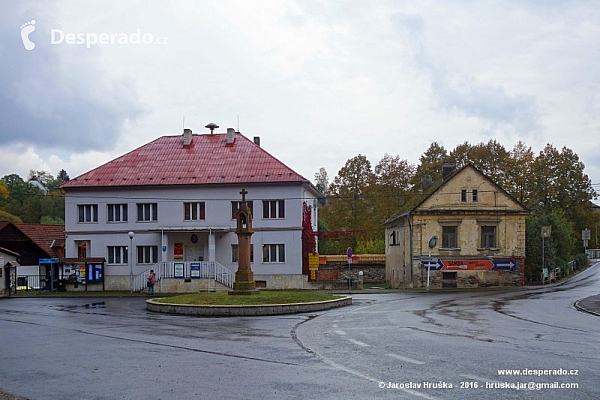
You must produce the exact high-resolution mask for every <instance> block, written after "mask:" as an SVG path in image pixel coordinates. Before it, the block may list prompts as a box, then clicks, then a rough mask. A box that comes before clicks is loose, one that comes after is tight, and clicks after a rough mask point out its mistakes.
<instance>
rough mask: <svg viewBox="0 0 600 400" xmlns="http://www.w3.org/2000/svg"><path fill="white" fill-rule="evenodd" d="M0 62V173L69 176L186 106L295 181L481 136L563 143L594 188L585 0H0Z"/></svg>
mask: <svg viewBox="0 0 600 400" xmlns="http://www.w3.org/2000/svg"><path fill="white" fill-rule="evenodd" d="M32 21H35V22H32ZM101 34H106V35H105V36H104V42H105V43H94V42H95V41H99V40H101V38H102V36H101ZM78 35H79V36H78ZM80 38H81V39H80ZM111 41H112V43H111ZM68 42H70V43H68ZM77 42H82V43H77ZM125 42H127V43H125ZM144 42H146V43H144ZM138 43H139V44H138ZM32 45H35V47H33V48H32ZM27 48H31V50H28V49H27ZM0 65H1V67H0V176H4V175H7V174H11V173H17V174H19V175H21V176H23V177H26V176H27V174H28V171H29V170H31V169H35V170H47V171H49V172H51V173H52V174H53V175H56V174H57V173H58V171H59V170H60V169H63V168H64V169H65V170H66V171H67V172H68V173H69V175H70V176H71V177H75V176H77V175H79V174H81V173H84V172H86V171H88V170H90V169H92V168H94V167H96V166H98V165H100V164H103V163H104V162H106V161H109V160H111V159H113V158H115V157H118V156H120V155H121V154H123V153H125V152H127V151H129V150H131V149H134V148H136V147H139V146H141V145H143V144H145V143H147V142H149V141H151V140H153V139H155V138H157V137H159V136H163V135H174V134H180V133H181V132H182V128H183V124H184V118H185V127H186V128H191V129H192V130H193V131H194V132H195V133H204V132H207V130H206V129H205V128H204V126H205V125H206V124H207V123H209V122H215V123H217V124H218V125H220V127H221V128H220V129H219V131H223V132H224V131H225V130H226V128H227V127H233V128H236V129H237V128H238V127H239V130H240V131H241V132H242V133H243V134H245V135H246V136H247V137H250V138H251V137H253V136H260V137H261V142H262V146H263V148H265V149H266V150H267V151H269V152H270V153H271V154H273V155H274V156H276V157H277V158H279V159H280V160H282V161H283V162H284V163H286V164H287V165H288V166H290V167H291V168H293V169H294V170H296V171H297V172H299V173H300V174H302V175H304V176H305V177H306V178H308V179H311V180H312V179H313V177H314V174H315V172H317V171H318V169H319V168H320V167H325V168H326V170H327V172H328V174H329V177H330V180H332V179H333V177H335V175H336V174H337V172H338V170H339V169H340V168H341V167H342V166H343V165H344V163H345V162H346V160H348V159H349V158H351V157H354V156H356V155H357V154H364V155H366V156H367V157H368V158H369V160H370V161H371V163H372V164H373V165H374V164H376V163H377V162H378V161H379V160H380V159H381V158H382V157H383V155H384V154H385V153H388V154H391V155H400V157H402V158H404V159H407V160H408V161H410V162H412V163H416V162H417V161H418V158H419V156H420V155H421V154H422V153H423V152H424V151H425V150H426V149H427V148H428V147H429V145H430V144H431V143H432V142H433V141H437V142H438V143H440V144H441V145H443V146H445V147H446V148H447V149H448V150H452V149H453V148H454V147H455V146H456V145H457V144H460V143H463V142H465V141H469V142H470V143H472V144H477V143H480V142H487V141H489V140H490V139H496V140H497V141H499V142H500V143H501V144H503V145H504V146H505V147H506V148H507V149H508V150H510V149H512V148H513V146H514V145H515V144H516V143H517V141H519V140H522V141H524V142H525V143H526V144H527V145H529V146H531V147H532V149H533V150H534V151H535V152H536V153H537V152H539V151H540V150H541V149H542V148H543V147H544V146H545V145H546V144H547V143H551V144H553V145H554V146H555V147H557V148H558V149H561V148H562V147H563V146H567V147H568V148H570V149H572V150H573V151H575V152H576V153H577V154H578V155H579V157H580V159H581V160H582V161H583V162H584V163H585V165H586V173H587V174H588V175H589V177H590V178H591V180H592V183H594V184H596V185H595V186H594V187H595V188H596V190H599V189H600V74H599V69H598V68H599V65H600V3H598V2H594V1H539V0H531V1H475V0H472V1H459V0H457V1H422V0H418V1H400V0H396V1H372V2H371V1H362V0H360V1H358V0H354V1H326V2H325V1H323V2H321V1H292V0H291V1H262V0H261V1H258V0H257V1H155V2H152V1H128V0H119V1H101V2H98V1H95V2H93V1H56V2H53V1H18V2H17V1H11V0H0Z"/></svg>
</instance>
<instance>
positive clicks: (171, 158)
mask: <svg viewBox="0 0 600 400" xmlns="http://www.w3.org/2000/svg"><path fill="white" fill-rule="evenodd" d="M283 182H298V183H300V182H308V181H307V180H306V179H305V178H304V177H303V176H301V175H299V174H298V173H296V172H295V171H293V170H292V169H291V168H289V167H287V166H286V165H285V164H283V163H282V162H281V161H279V160H278V159H277V158H275V157H273V156H272V155H271V154H269V153H268V152H266V151H265V150H264V149H262V148H261V147H260V146H259V145H258V144H255V143H254V142H253V141H251V140H249V139H248V138H246V137H245V136H243V135H242V134H241V133H239V132H236V133H235V136H234V141H233V143H228V138H227V134H218V133H216V134H214V135H212V134H202V135H198V134H194V135H192V136H191V143H190V144H189V145H184V137H183V136H182V135H177V136H163V137H160V138H158V139H156V140H154V141H152V142H150V143H148V144H146V145H143V146H141V147H139V148H137V149H135V150H133V151H131V152H129V153H127V154H125V155H123V156H121V157H119V158H116V159H114V160H112V161H109V162H108V163H106V164H104V165H102V166H100V167H98V168H95V169H93V170H91V171H89V172H86V173H84V174H82V175H80V176H78V177H76V178H74V179H71V180H70V181H68V182H65V183H64V184H63V185H62V186H61V188H63V189H66V190H68V189H70V188H80V187H118V186H156V185H205V184H240V183H283Z"/></svg>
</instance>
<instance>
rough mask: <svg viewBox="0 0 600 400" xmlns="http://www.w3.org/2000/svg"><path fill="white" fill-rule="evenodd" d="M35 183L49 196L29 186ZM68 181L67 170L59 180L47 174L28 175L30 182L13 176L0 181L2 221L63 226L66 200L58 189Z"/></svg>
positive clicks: (34, 173) (15, 175)
mask: <svg viewBox="0 0 600 400" xmlns="http://www.w3.org/2000/svg"><path fill="white" fill-rule="evenodd" d="M32 179H35V180H37V181H38V182H40V183H41V184H42V185H43V186H44V187H45V188H47V189H48V191H47V192H45V191H44V190H41V189H40V188H39V187H38V186H35V185H33V184H31V183H29V181H30V180H32ZM68 180H69V175H68V174H67V172H66V171H65V170H61V171H60V172H59V173H58V175H57V177H56V178H54V177H53V176H52V174H50V173H49V172H46V171H34V170H31V171H29V176H28V177H27V179H26V180H25V179H23V178H22V177H20V176H19V175H17V174H10V175H6V176H4V177H2V178H1V179H0V221H10V222H14V223H34V224H64V220H65V198H64V193H63V191H62V190H61V189H59V186H60V185H61V184H62V183H64V182H66V181H68Z"/></svg>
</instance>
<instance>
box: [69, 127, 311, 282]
mask: <svg viewBox="0 0 600 400" xmlns="http://www.w3.org/2000/svg"><path fill="white" fill-rule="evenodd" d="M62 188H63V189H64V190H65V234H66V242H65V253H66V257H67V258H70V259H80V260H82V262H83V259H86V258H88V259H89V258H104V259H105V260H106V263H105V267H104V282H103V283H104V284H105V288H106V290H128V289H130V285H131V283H130V281H131V277H132V276H133V282H134V283H133V285H134V286H135V290H140V289H141V288H142V287H143V284H144V282H145V280H144V279H145V276H147V273H148V271H149V270H150V269H154V270H155V271H157V272H158V275H159V276H158V277H159V282H158V283H157V286H156V288H157V290H159V291H160V290H162V291H195V290H199V289H201V288H202V287H203V286H202V285H206V284H207V282H206V279H200V278H203V277H209V278H211V279H212V278H215V276H216V275H217V276H219V277H220V278H218V277H217V280H218V281H220V282H221V283H223V284H225V286H229V285H230V283H231V282H230V280H231V279H232V278H233V275H234V274H235V271H236V270H237V236H236V234H235V226H236V221H235V220H234V218H233V213H234V211H235V209H236V207H237V206H238V204H239V201H240V199H241V195H240V191H241V190H242V189H246V190H247V191H248V194H247V196H246V199H247V201H249V202H250V206H251V208H252V210H253V222H254V231H255V233H254V235H253V236H252V246H253V247H252V249H253V260H252V270H253V272H254V277H255V280H256V282H257V286H258V287H261V286H262V287H267V288H302V287H303V283H304V282H305V281H306V275H303V273H302V240H301V239H302V207H303V203H304V202H306V203H307V205H309V206H311V207H312V210H313V213H312V224H313V229H314V230H315V231H316V225H317V222H316V221H317V215H316V199H317V198H318V197H319V195H320V194H319V192H318V191H317V190H316V188H315V187H314V186H313V185H312V184H311V183H310V182H309V181H308V180H307V179H305V178H304V177H302V176H300V175H299V174H297V173H296V172H294V171H293V170H292V169H290V168H289V167H287V166H286V165H284V164H283V163H282V162H280V161H279V160H277V159H276V158H275V157H273V156H272V155H270V154H269V153H267V152H266V151H265V150H264V149H262V148H261V147H260V144H259V138H255V139H254V141H251V140H249V139H247V138H246V137H244V136H243V135H242V134H240V133H239V132H235V131H234V130H233V129H231V128H229V129H228V130H227V133H226V134H216V133H215V134H202V135H199V134H192V131H191V130H190V129H185V130H184V133H183V135H177V136H163V137H161V138H158V139H156V140H154V141H153V142H150V143H148V144H146V145H144V146H142V147H140V148H138V149H135V150H133V151H131V152H129V153H127V154H125V155H123V156H121V157H119V158H117V159H115V160H113V161H110V162H108V163H107V164H104V165H102V166H100V167H98V168H96V169H94V170H92V171H89V172H87V173H85V174H83V175H81V176H79V177H77V178H75V179H71V180H70V181H68V182H66V183H65V184H63V185H62ZM130 232H133V235H132V236H133V237H132V238H130V235H129V233H130ZM130 243H131V244H132V246H133V249H134V251H133V257H132V258H131V260H130V258H129V250H128V248H129V246H130ZM130 261H131V263H130ZM223 276H225V279H223ZM195 278H199V279H195ZM210 284H212V285H217V283H215V282H212V283H211V282H209V283H208V285H210ZM213 287H214V286H213Z"/></svg>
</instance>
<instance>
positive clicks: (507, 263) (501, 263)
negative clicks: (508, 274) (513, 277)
mask: <svg viewBox="0 0 600 400" xmlns="http://www.w3.org/2000/svg"><path fill="white" fill-rule="evenodd" d="M492 263H493V264H494V266H493V267H492V271H516V270H517V263H516V261H515V260H492Z"/></svg>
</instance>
